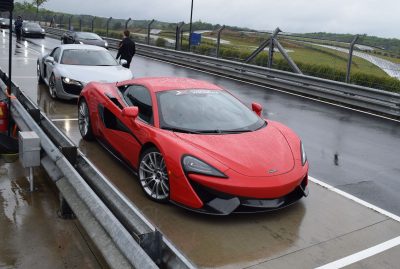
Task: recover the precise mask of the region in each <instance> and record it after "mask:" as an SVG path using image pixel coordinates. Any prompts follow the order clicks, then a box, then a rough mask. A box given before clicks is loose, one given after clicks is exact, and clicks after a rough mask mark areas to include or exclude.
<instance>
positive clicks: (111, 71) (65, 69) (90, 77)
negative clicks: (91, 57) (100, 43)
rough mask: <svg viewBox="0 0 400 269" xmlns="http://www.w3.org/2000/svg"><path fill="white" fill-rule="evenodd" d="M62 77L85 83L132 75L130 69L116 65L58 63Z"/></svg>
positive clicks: (108, 80)
mask: <svg viewBox="0 0 400 269" xmlns="http://www.w3.org/2000/svg"><path fill="white" fill-rule="evenodd" d="M59 71H60V74H61V76H62V77H68V78H71V79H74V80H77V81H80V82H82V83H83V84H87V83H89V82H91V81H97V82H118V81H123V80H129V79H131V78H132V77H133V75H132V71H131V70H129V69H127V68H125V67H122V66H120V65H116V66H86V65H59Z"/></svg>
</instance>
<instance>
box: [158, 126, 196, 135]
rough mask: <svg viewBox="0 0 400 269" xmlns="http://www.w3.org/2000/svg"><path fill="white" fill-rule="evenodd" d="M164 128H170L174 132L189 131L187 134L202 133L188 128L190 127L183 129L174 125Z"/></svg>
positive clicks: (164, 128)
mask: <svg viewBox="0 0 400 269" xmlns="http://www.w3.org/2000/svg"><path fill="white" fill-rule="evenodd" d="M162 129H163V130H168V131H172V132H178V133H187V134H200V132H198V131H194V130H188V129H181V128H174V127H163V128H162Z"/></svg>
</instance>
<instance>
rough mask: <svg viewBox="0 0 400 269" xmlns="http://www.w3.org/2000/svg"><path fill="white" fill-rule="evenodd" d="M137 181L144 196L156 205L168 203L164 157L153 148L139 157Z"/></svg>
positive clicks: (168, 189)
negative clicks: (156, 203)
mask: <svg viewBox="0 0 400 269" xmlns="http://www.w3.org/2000/svg"><path fill="white" fill-rule="evenodd" d="M138 171H139V173H138V175H139V180H140V186H141V187H142V190H143V191H144V193H145V194H146V196H147V197H148V198H149V199H151V200H153V201H156V202H158V203H166V202H168V201H169V194H170V187H169V179H168V172H167V171H168V170H167V167H166V164H165V160H164V157H163V156H162V154H161V153H160V151H159V150H158V149H156V148H154V147H151V148H148V149H146V150H145V151H144V152H143V153H142V154H141V156H140V162H139V169H138Z"/></svg>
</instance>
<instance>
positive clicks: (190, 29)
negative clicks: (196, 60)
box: [189, 0, 193, 51]
mask: <svg viewBox="0 0 400 269" xmlns="http://www.w3.org/2000/svg"><path fill="white" fill-rule="evenodd" d="M192 19H193V0H192V6H191V8H190V24H189V51H190V50H191V49H190V48H191V45H192V40H191V37H192Z"/></svg>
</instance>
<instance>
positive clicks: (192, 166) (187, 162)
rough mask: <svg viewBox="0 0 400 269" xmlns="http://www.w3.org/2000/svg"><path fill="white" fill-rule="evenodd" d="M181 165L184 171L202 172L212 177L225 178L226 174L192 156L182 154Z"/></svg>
mask: <svg viewBox="0 0 400 269" xmlns="http://www.w3.org/2000/svg"><path fill="white" fill-rule="evenodd" d="M182 165H183V170H185V172H186V173H195V174H203V175H208V176H214V177H223V178H227V176H226V175H225V174H224V173H222V172H221V171H218V170H217V169H215V168H214V167H212V166H211V165H209V164H206V163H205V162H203V161H201V160H199V159H197V158H195V157H193V156H189V155H186V156H184V157H183V159H182Z"/></svg>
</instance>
